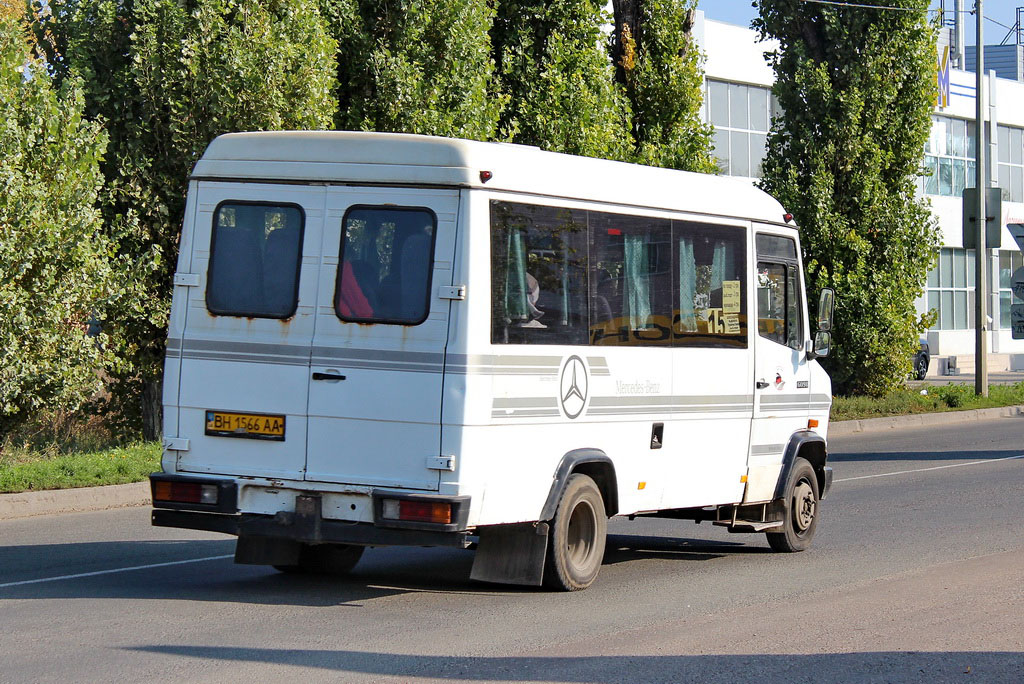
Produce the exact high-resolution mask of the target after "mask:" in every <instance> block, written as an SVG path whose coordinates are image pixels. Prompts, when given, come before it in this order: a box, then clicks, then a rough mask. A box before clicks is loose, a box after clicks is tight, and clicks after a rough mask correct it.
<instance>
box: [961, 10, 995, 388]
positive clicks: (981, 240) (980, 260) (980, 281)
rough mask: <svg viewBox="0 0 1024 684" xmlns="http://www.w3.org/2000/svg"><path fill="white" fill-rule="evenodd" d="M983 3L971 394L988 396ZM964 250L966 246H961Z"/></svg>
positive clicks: (979, 14) (980, 15)
mask: <svg viewBox="0 0 1024 684" xmlns="http://www.w3.org/2000/svg"><path fill="white" fill-rule="evenodd" d="M982 2H983V0H977V2H976V3H975V6H974V8H975V12H976V16H975V19H976V20H977V25H978V34H977V41H976V42H975V44H974V50H975V59H974V71H975V76H976V77H977V78H976V84H977V90H976V91H975V102H976V104H977V110H976V119H977V121H976V124H975V134H976V135H977V140H976V141H975V145H974V148H975V150H976V151H977V157H978V159H977V171H976V173H975V181H976V183H977V187H978V242H977V245H976V246H975V250H974V264H975V276H976V277H975V279H974V393H975V394H977V395H980V396H983V397H987V396H988V347H987V344H986V342H987V339H986V335H987V331H988V321H987V320H986V319H987V315H986V312H985V296H986V290H988V287H987V282H986V278H985V270H986V269H985V265H986V261H987V256H988V251H987V250H986V249H985V238H986V233H988V220H987V219H988V217H987V216H986V215H985V195H986V191H987V190H988V186H989V183H988V173H986V171H987V168H988V160H987V159H986V156H987V155H986V154H985V153H986V152H987V147H988V142H987V139H986V137H985V40H984V27H983V23H984V20H985V19H984V17H985V15H984V9H983V8H982ZM964 247H967V245H964Z"/></svg>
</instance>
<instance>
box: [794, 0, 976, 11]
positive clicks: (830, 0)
mask: <svg viewBox="0 0 1024 684" xmlns="http://www.w3.org/2000/svg"><path fill="white" fill-rule="evenodd" d="M800 2H806V3H811V4H814V5H832V6H834V7H858V8H864V9H876V10H891V11H894V12H938V11H939V10H937V9H923V10H919V9H914V8H912V7H894V6H891V5H867V4H864V3H859V2H841V1H840V0H800ZM964 12H965V13H966V14H970V12H969V11H967V10H964Z"/></svg>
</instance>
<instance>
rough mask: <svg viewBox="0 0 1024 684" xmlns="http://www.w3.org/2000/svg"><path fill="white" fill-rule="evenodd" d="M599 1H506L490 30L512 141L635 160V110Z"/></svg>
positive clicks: (503, 121) (505, 128) (505, 127)
mask: <svg viewBox="0 0 1024 684" xmlns="http://www.w3.org/2000/svg"><path fill="white" fill-rule="evenodd" d="M602 5H603V3H601V2H597V1H595V0H552V1H551V2H544V1H543V0H501V1H500V2H499V3H498V8H497V17H496V18H495V21H494V27H493V29H492V31H491V39H492V43H493V50H494V59H495V64H496V67H497V79H496V83H495V87H494V90H495V92H497V93H500V94H503V95H506V96H507V97H508V103H507V104H506V106H505V109H504V112H503V113H502V117H501V125H500V128H501V130H502V131H504V132H505V134H506V135H507V136H508V137H509V138H510V140H511V141H512V142H516V143H522V144H525V145H536V146H538V147H541V148H543V149H546V150H552V151H555V152H567V153H569V154H579V155H585V156H589V157H603V158H607V159H619V160H628V159H630V158H631V156H632V145H631V141H630V136H629V105H628V103H627V101H626V99H625V97H624V96H623V94H622V92H621V91H620V89H619V88H618V87H616V84H615V74H614V68H613V66H612V63H611V59H610V56H609V54H608V38H607V36H606V35H605V34H604V33H603V32H602V30H601V26H602V25H603V24H605V23H607V21H608V20H609V17H608V16H607V14H606V13H605V12H604V10H603V9H602Z"/></svg>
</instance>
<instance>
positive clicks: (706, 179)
mask: <svg viewBox="0 0 1024 684" xmlns="http://www.w3.org/2000/svg"><path fill="white" fill-rule="evenodd" d="M482 171H490V172H491V173H492V174H493V175H492V177H491V178H490V179H489V180H488V181H486V183H485V182H484V181H482V180H481V172H482ZM192 177H193V178H195V179H199V180H203V179H218V180H235V179H238V180H248V181H255V180H259V181H269V182H273V181H279V180H280V181H289V182H297V181H300V182H301V181H308V182H318V183H370V184H399V185H439V186H449V187H451V186H457V187H478V188H484V187H485V188H486V189H488V190H506V191H511V192H523V193H531V194H539V195H548V196H556V197H567V198H573V199H581V200H592V201H600V202H612V203H617V204H626V205H632V206H643V207H652V208H661V209H674V210H682V211H688V212H696V213H702V214H715V215H719V216H737V217H742V218H748V219H755V220H761V221H767V222H770V223H781V222H782V216H783V214H784V213H785V211H784V210H783V208H782V206H781V205H780V204H779V203H778V202H777V201H776V200H775V199H773V198H772V197H771V196H769V195H768V194H766V193H764V192H762V191H761V190H759V189H757V188H755V187H754V186H753V185H752V184H751V182H750V181H749V180H745V179H740V178H729V177H723V176H713V175H710V174H701V173H689V172H685V171H673V170H670V169H658V168H653V167H649V166H640V165H638V164H626V163H623V162H615V161H608V160H604V159H592V158H588V157H577V156H573V155H568V154H559V153H556V152H544V151H542V150H539V149H538V148H536V147H528V146H524V145H510V144H507V143H487V142H476V141H471V140H457V139H453V138H438V137H432V136H426V135H408V134H404V133H363V132H351V131H274V132H261V133H229V134H227V135H222V136H220V137H218V138H217V139H216V140H214V141H213V142H212V143H210V146H209V147H208V148H207V149H206V152H205V153H204V154H203V157H202V159H200V160H199V162H198V163H197V164H196V167H195V170H194V171H193V176H192Z"/></svg>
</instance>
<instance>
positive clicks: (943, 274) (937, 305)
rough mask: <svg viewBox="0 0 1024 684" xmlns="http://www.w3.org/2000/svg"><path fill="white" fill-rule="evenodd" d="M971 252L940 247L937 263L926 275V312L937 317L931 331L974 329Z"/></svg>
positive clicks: (969, 250) (972, 258)
mask: <svg viewBox="0 0 1024 684" xmlns="http://www.w3.org/2000/svg"><path fill="white" fill-rule="evenodd" d="M973 302H974V250H973V249H959V248H948V247H943V248H942V249H941V250H939V263H938V264H937V265H936V266H935V268H933V269H932V270H931V272H930V273H928V309H929V310H933V309H934V310H936V311H937V312H938V314H939V315H938V318H937V319H936V320H935V323H933V324H932V327H931V329H932V330H969V329H971V328H973V327H974V305H973Z"/></svg>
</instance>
